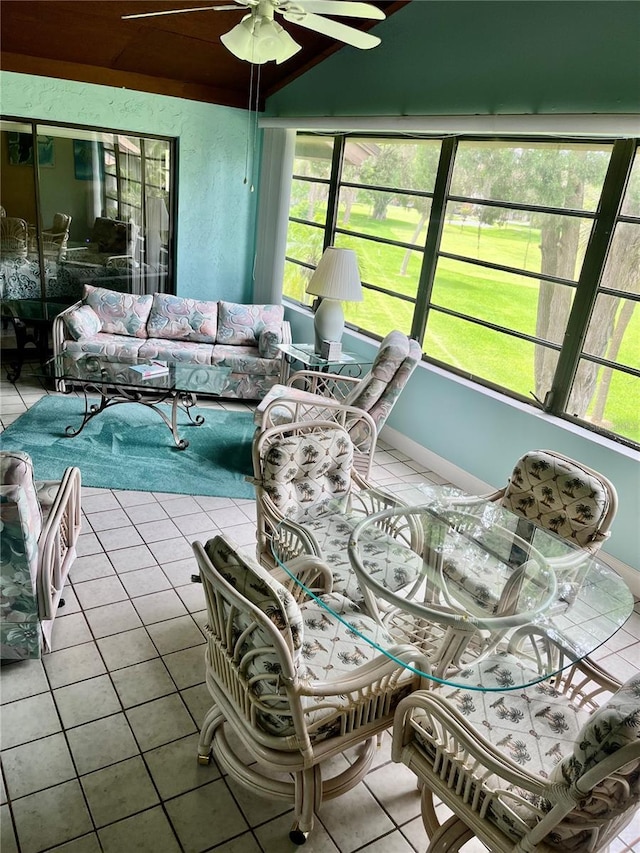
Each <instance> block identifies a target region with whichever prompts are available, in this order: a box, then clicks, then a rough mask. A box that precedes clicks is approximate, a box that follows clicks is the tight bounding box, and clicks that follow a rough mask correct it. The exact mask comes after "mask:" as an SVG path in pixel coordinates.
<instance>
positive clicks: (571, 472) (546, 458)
mask: <svg viewBox="0 0 640 853" xmlns="http://www.w3.org/2000/svg"><path fill="white" fill-rule="evenodd" d="M488 500H490V501H494V502H498V503H500V504H501V505H502V506H504V507H506V508H507V509H510V510H511V511H512V512H515V513H517V514H518V515H522V516H523V517H524V518H528V519H530V520H531V521H534V522H535V523H536V524H537V525H538V526H539V527H544V528H546V529H547V530H551V531H552V532H553V533H556V534H557V535H558V536H561V537H562V538H563V539H566V540H567V541H569V542H572V543H573V544H575V545H577V546H578V547H579V548H583V549H584V550H586V551H589V552H590V553H592V554H593V553H595V552H596V551H597V550H598V549H599V548H600V546H601V545H602V543H603V542H605V541H606V540H607V539H608V538H609V536H610V532H609V528H610V527H611V523H612V522H613V519H614V517H615V514H616V510H617V508H618V495H617V492H616V490H615V487H614V485H613V483H612V482H611V481H610V480H609V479H608V478H607V477H605V476H604V474H600V473H599V472H598V471H594V470H593V468H589V467H587V466H586V465H584V464H583V463H582V462H577V461H576V460H575V459H571V458H570V457H569V456H565V455H564V454H562V453H558V452H557V451H553V450H530V451H528V452H527V453H525V454H524V455H523V456H522V457H521V458H520V459H518V461H517V462H516V464H515V465H514V468H513V471H512V472H511V475H510V476H509V480H508V483H507V485H506V486H505V487H504V488H502V489H499V490H498V491H497V492H494V493H493V494H491V495H489V496H488Z"/></svg>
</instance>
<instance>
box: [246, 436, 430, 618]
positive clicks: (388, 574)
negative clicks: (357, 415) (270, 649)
mask: <svg viewBox="0 0 640 853" xmlns="http://www.w3.org/2000/svg"><path fill="white" fill-rule="evenodd" d="M252 455H253V471H254V476H253V479H252V482H253V484H254V486H255V489H256V506H257V546H256V554H257V558H258V561H259V562H260V563H262V565H264V566H267V567H268V568H269V569H271V570H277V569H278V568H279V567H280V566H281V565H282V564H283V563H289V562H290V561H291V560H293V559H295V558H297V557H299V556H300V555H308V556H314V557H316V558H318V559H319V560H322V561H324V563H325V564H326V565H327V566H328V567H329V568H330V570H331V572H332V574H333V590H334V591H335V592H338V593H340V594H341V595H345V596H347V597H348V598H349V599H350V600H351V601H353V602H357V603H359V604H362V603H363V594H362V590H361V589H360V586H359V584H358V580H357V578H356V576H355V574H354V572H353V569H352V567H351V562H350V560H349V556H348V553H347V548H346V545H347V539H348V531H349V530H350V529H353V528H355V526H356V524H357V523H358V521H360V520H361V519H362V518H365V517H366V516H367V515H371V514H372V513H376V512H380V511H381V510H384V509H389V508H390V507H392V506H397V505H398V503H399V502H398V499H397V498H395V497H393V496H392V495H389V494H387V493H385V492H384V491H383V490H381V489H377V488H375V487H374V486H373V485H372V484H371V483H369V482H368V481H367V480H365V479H364V478H363V477H361V476H360V474H359V473H358V471H357V470H356V468H355V466H354V447H353V442H352V440H351V438H350V436H349V434H348V432H347V431H346V429H345V428H344V427H342V426H340V425H339V424H337V423H336V422H335V421H309V420H304V421H301V422H298V423H290V424H281V425H280V426H274V427H271V428H269V429H267V430H264V431H257V432H256V434H255V436H254V440H253V448H252ZM379 532H380V535H381V536H382V537H386V539H385V542H386V544H389V545H392V546H393V547H392V548H387V549H385V552H386V554H387V560H386V562H385V564H384V566H382V567H381V571H382V572H383V574H384V577H385V579H386V581H385V582H386V583H388V584H389V585H390V586H391V587H392V588H394V589H398V588H400V587H403V586H405V585H407V584H409V583H410V582H411V581H412V580H414V579H415V576H416V573H417V572H419V571H420V569H421V567H422V559H421V556H420V555H421V553H422V528H421V526H420V524H419V523H414V519H413V518H412V517H410V518H409V519H407V518H402V519H399V520H397V521H386V520H385V521H384V522H381V524H380V526H379ZM276 554H277V556H276Z"/></svg>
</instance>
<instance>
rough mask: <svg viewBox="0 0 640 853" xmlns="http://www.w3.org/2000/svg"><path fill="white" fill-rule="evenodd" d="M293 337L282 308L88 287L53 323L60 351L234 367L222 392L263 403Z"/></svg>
mask: <svg viewBox="0 0 640 853" xmlns="http://www.w3.org/2000/svg"><path fill="white" fill-rule="evenodd" d="M290 341H291V331H290V327H289V323H288V322H287V321H286V320H284V308H283V306H282V305H242V304H240V303H236V302H225V301H219V302H206V301H203V300H199V299H188V298H185V297H180V296H172V295H170V294H168V293H154V294H145V295H141V296H138V295H136V294H133V293H119V292H117V291H114V290H107V289H106V288H103V287H94V286H92V285H88V284H86V285H85V286H84V294H83V298H82V300H81V301H80V302H76V303H75V304H74V305H71V306H70V307H69V308H67V309H66V310H65V311H63V312H62V313H61V314H59V315H58V316H57V317H56V318H55V320H54V323H53V348H54V354H55V355H59V354H62V353H65V352H68V353H73V354H80V353H87V354H91V355H99V356H101V357H102V358H104V359H105V360H106V361H110V362H133V361H136V360H137V359H158V360H162V361H167V362H170V363H179V364H191V365H194V366H198V365H218V366H221V367H228V368H230V371H231V372H230V373H229V377H228V379H227V383H226V385H225V387H224V389H223V391H222V392H220V396H222V397H228V398H239V399H246V400H259V399H262V397H264V395H265V394H266V393H267V391H268V390H269V388H271V386H272V385H275V384H276V383H277V382H278V381H279V377H280V353H279V351H278V348H277V346H278V344H279V343H288V342H290Z"/></svg>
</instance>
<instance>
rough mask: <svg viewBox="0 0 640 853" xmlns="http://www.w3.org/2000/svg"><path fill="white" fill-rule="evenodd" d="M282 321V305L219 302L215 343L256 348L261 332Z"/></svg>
mask: <svg viewBox="0 0 640 853" xmlns="http://www.w3.org/2000/svg"><path fill="white" fill-rule="evenodd" d="M283 320H284V308H283V306H282V305H240V304H238V303H237V302H220V303H219V306H218V335H217V338H216V343H218V344H229V345H232V346H238V345H240V346H241V345H243V344H244V345H248V346H257V345H258V339H259V337H260V333H261V332H262V330H263V329H265V328H267V327H275V326H278V325H282V321H283Z"/></svg>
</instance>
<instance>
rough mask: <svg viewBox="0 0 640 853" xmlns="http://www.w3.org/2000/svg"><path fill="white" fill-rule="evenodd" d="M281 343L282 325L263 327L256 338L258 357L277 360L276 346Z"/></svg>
mask: <svg viewBox="0 0 640 853" xmlns="http://www.w3.org/2000/svg"><path fill="white" fill-rule="evenodd" d="M281 342H282V325H279V326H265V327H264V329H263V330H262V331H261V332H260V337H259V338H258V355H259V356H260V357H261V358H277V357H278V355H279V354H280V353H279V351H278V344H279V343H281Z"/></svg>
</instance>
